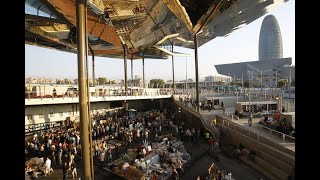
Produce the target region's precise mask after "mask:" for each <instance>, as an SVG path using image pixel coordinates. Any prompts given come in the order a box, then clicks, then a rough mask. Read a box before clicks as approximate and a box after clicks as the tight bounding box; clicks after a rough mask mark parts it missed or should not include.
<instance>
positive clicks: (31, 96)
mask: <svg viewBox="0 0 320 180" xmlns="http://www.w3.org/2000/svg"><path fill="white" fill-rule="evenodd" d="M168 95H169V96H170V95H172V92H161V91H158V92H129V93H128V95H127V96H126V95H125V93H124V92H122V93H110V92H109V93H103V92H98V93H91V94H90V97H91V98H98V97H103V98H106V97H149V96H150V97H154V96H168ZM78 97H79V95H78V93H63V92H57V94H56V95H53V94H40V95H36V92H35V91H26V93H25V99H28V100H30V99H41V100H42V99H70V98H71V99H73V98H78Z"/></svg>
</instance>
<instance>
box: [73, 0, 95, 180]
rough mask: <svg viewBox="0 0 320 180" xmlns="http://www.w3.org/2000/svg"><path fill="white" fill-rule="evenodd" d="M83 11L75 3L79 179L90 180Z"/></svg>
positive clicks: (82, 3) (81, 1)
mask: <svg viewBox="0 0 320 180" xmlns="http://www.w3.org/2000/svg"><path fill="white" fill-rule="evenodd" d="M85 9H86V4H85V1H84V0H77V1H76V13H77V14H76V15H77V51H78V79H79V107H80V108H79V110H80V136H81V138H80V140H81V166H82V174H81V179H83V180H91V179H92V177H91V165H90V164H91V161H90V144H89V133H90V132H89V124H88V123H89V119H88V117H89V115H88V99H87V92H86V90H87V89H86V85H87V84H86V69H85V64H86V63H85V58H86V49H87V48H86V34H85V32H86V31H85V28H86V24H85V19H86V16H85Z"/></svg>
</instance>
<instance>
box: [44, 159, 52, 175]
mask: <svg viewBox="0 0 320 180" xmlns="http://www.w3.org/2000/svg"><path fill="white" fill-rule="evenodd" d="M50 173H51V160H50V159H49V158H48V157H47V160H46V162H45V175H48V174H50Z"/></svg>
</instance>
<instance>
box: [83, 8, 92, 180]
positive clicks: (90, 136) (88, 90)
mask: <svg viewBox="0 0 320 180" xmlns="http://www.w3.org/2000/svg"><path fill="white" fill-rule="evenodd" d="M85 4H87V3H85ZM87 10H88V9H87V8H85V17H86V18H85V25H86V28H85V35H86V61H85V62H86V74H87V76H86V81H87V98H88V100H87V102H88V103H87V104H88V106H87V111H88V118H89V147H90V165H91V169H90V171H91V179H94V166H93V149H92V147H93V146H92V133H91V130H92V118H91V113H90V109H91V108H90V93H91V92H90V88H89V87H90V84H89V63H88V61H89V60H88V59H89V58H88V47H89V49H90V50H91V52H93V51H92V49H91V47H90V46H89V38H88V28H87V14H88V11H87ZM92 57H93V58H94V55H93V56H92Z"/></svg>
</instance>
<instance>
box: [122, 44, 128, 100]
mask: <svg viewBox="0 0 320 180" xmlns="http://www.w3.org/2000/svg"><path fill="white" fill-rule="evenodd" d="M123 60H124V89H125V95H126V96H128V74H127V73H128V70H127V66H128V63H127V48H126V46H125V45H123Z"/></svg>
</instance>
